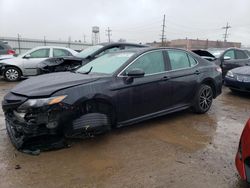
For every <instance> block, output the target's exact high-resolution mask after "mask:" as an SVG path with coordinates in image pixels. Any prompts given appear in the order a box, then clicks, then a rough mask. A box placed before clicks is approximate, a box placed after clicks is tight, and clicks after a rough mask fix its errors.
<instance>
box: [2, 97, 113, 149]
mask: <svg viewBox="0 0 250 188" xmlns="http://www.w3.org/2000/svg"><path fill="white" fill-rule="evenodd" d="M65 98H67V96H66V95H63V96H54V97H49V98H39V99H36V98H32V99H29V98H27V97H25V96H21V95H17V94H14V93H8V94H7V95H6V96H5V98H4V100H3V102H2V107H3V111H4V113H5V118H6V128H7V132H8V135H9V137H10V139H11V142H12V143H13V145H14V146H15V147H16V148H17V149H18V150H27V149H28V150H35V149H39V150H51V149H59V148H63V147H65V146H66V142H65V140H64V138H65V137H70V138H86V137H91V136H93V135H96V134H101V133H103V132H106V131H107V130H109V129H110V127H111V126H110V121H109V118H108V116H107V115H106V114H105V113H100V109H101V110H106V111H108V110H109V109H105V108H104V109H103V107H102V105H101V103H97V102H91V101H86V102H81V103H80V104H74V105H70V104H66V103H64V102H63V101H64V99H65Z"/></svg>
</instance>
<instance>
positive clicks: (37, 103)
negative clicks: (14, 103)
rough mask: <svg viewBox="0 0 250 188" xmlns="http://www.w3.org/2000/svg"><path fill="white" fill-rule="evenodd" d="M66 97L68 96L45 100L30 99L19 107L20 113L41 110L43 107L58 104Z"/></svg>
mask: <svg viewBox="0 0 250 188" xmlns="http://www.w3.org/2000/svg"><path fill="white" fill-rule="evenodd" d="M66 97H67V95H63V96H56V97H50V98H44V99H29V100H27V101H26V102H24V103H23V104H22V105H21V106H19V107H18V111H22V110H26V109H28V108H39V107H43V106H50V105H53V104H58V103H60V102H61V101H62V100H63V99H65V98H66Z"/></svg>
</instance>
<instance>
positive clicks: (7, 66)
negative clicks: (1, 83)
mask: <svg viewBox="0 0 250 188" xmlns="http://www.w3.org/2000/svg"><path fill="white" fill-rule="evenodd" d="M11 67H13V68H16V69H18V70H19V72H20V73H21V76H23V72H22V70H21V69H20V68H19V67H17V66H14V65H5V69H6V68H11ZM4 72H5V71H4Z"/></svg>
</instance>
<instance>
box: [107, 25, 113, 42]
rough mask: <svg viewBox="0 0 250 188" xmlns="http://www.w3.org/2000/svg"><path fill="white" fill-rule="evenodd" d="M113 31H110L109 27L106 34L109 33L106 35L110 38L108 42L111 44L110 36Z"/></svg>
mask: <svg viewBox="0 0 250 188" xmlns="http://www.w3.org/2000/svg"><path fill="white" fill-rule="evenodd" d="M111 31H112V30H111V29H109V27H108V29H107V30H106V32H107V34H106V36H108V42H109V43H110V36H111Z"/></svg>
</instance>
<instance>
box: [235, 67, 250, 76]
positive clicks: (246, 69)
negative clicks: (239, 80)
mask: <svg viewBox="0 0 250 188" xmlns="http://www.w3.org/2000/svg"><path fill="white" fill-rule="evenodd" d="M231 71H232V72H233V73H235V74H244V75H248V76H250V66H243V67H238V68H235V69H232V70H231Z"/></svg>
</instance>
